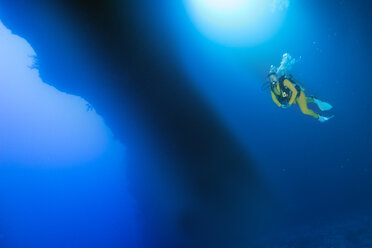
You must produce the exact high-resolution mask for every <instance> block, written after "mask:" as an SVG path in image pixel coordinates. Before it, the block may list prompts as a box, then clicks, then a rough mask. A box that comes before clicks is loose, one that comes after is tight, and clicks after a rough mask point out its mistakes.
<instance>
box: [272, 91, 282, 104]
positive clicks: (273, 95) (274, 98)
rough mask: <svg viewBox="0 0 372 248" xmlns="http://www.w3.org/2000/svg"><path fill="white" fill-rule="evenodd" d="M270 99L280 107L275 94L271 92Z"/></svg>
mask: <svg viewBox="0 0 372 248" xmlns="http://www.w3.org/2000/svg"><path fill="white" fill-rule="evenodd" d="M271 98H272V99H273V101H274V102H275V103H276V105H278V107H281V106H282V105H281V104H280V102H279V101H278V99H277V98H276V96H275V94H274V92H273V91H271Z"/></svg>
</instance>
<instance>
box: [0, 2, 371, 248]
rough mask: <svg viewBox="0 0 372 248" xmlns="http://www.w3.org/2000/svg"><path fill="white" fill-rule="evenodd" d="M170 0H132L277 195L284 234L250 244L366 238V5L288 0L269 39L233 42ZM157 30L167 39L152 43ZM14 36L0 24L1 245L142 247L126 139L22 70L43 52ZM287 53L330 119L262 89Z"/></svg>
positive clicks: (359, 241)
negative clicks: (281, 104) (284, 104)
mask: <svg viewBox="0 0 372 248" xmlns="http://www.w3.org/2000/svg"><path fill="white" fill-rule="evenodd" d="M165 2H166V4H165V3H164V4H162V5H156V6H155V5H154V3H149V2H146V1H142V2H139V4H138V9H137V10H136V13H137V14H138V13H139V14H138V16H139V20H138V26H139V27H141V28H140V30H142V31H143V32H144V35H145V36H146V37H148V40H149V43H154V46H156V47H157V48H158V49H159V53H160V54H161V51H163V50H170V51H172V54H173V56H174V57H175V58H176V60H177V61H178V63H179V65H178V66H179V67H180V68H182V71H183V73H184V75H185V77H187V78H188V79H189V82H190V83H191V84H192V87H194V88H195V89H196V90H197V91H198V92H199V93H200V94H201V95H202V96H203V97H204V99H205V101H206V102H208V104H210V106H211V107H212V109H213V110H214V111H215V113H216V114H217V116H218V117H219V118H220V120H221V121H222V123H223V124H224V125H225V126H226V128H227V129H228V130H229V132H231V134H232V135H233V136H235V137H236V139H237V140H238V142H240V144H241V146H242V147H244V149H245V150H246V152H247V154H248V155H249V157H250V158H251V159H252V160H253V161H254V166H255V170H257V171H258V176H260V177H261V180H262V181H263V182H264V183H265V184H266V187H267V188H268V189H269V190H270V192H271V193H272V195H273V196H274V198H275V200H273V203H272V204H273V205H275V206H277V207H276V208H277V211H276V213H275V217H272V218H273V221H272V222H273V225H276V226H279V227H280V228H279V229H280V232H278V231H277V230H278V228H274V229H273V230H271V229H270V228H267V229H264V231H262V232H261V234H262V235H261V236H260V237H259V238H258V240H257V242H256V244H255V245H256V247H273V248H275V247H278V248H284V247H288V248H289V247H301V248H306V247H372V158H371V151H372V149H371V148H372V131H371V125H372V118H371V113H372V112H371V108H372V101H371V99H370V96H369V95H370V93H371V92H372V77H371V75H370V72H371V66H372V63H371V58H372V49H371V44H372V36H371V32H370V31H371V30H372V19H371V17H370V11H371V10H372V8H371V4H370V3H367V2H363V1H346V0H339V1H334V0H329V1H320V0H319V1H300V0H298V1H293V0H292V1H290V5H289V6H288V9H286V13H285V14H283V13H282V14H283V16H281V17H280V18H279V19H280V25H278V27H276V28H275V30H273V31H272V33H271V35H270V36H268V38H266V39H265V40H264V41H261V40H260V41H259V42H254V44H249V45H244V42H243V44H239V45H237V44H235V43H234V42H232V43H229V42H227V43H226V42H221V40H219V38H217V39H214V38H215V36H213V35H212V36H209V35H208V34H206V33H204V32H203V30H201V29H199V27H198V26H197V24H196V23H195V22H194V21H193V20H192V19H191V17H190V16H189V14H190V13H189V12H188V11H187V9H186V8H185V6H184V4H182V2H180V3H175V2H170V1H169V2H167V1H165ZM0 8H1V2H0ZM149 13H151V15H150V14H149ZM0 14H1V13H0ZM13 15H16V14H14V13H13ZM279 19H278V20H279ZM0 20H2V21H3V22H4V23H6V19H2V16H1V15H0ZM266 21H267V20H266ZM209 24H210V25H213V23H209ZM267 25H269V24H267ZM265 27H266V26H263V28H265ZM4 29H6V28H5V27H4V28H3V30H4ZM217 30H218V29H217ZM154 32H160V33H162V32H163V33H164V34H167V35H165V36H164V37H166V38H167V42H163V41H162V40H152V37H153V34H154ZM221 32H222V31H221ZM242 32H243V31H242ZM17 35H19V36H21V37H22V34H17ZM73 35H77V36H78V35H79V34H75V33H74V34H73ZM218 35H221V37H222V36H224V35H229V34H218ZM8 37H12V36H11V35H10V33H1V36H0V45H1V46H3V47H7V49H3V50H2V51H3V54H2V55H0V56H2V58H1V61H0V62H1V63H0V66H1V67H2V68H0V73H1V76H2V78H1V79H0V80H1V81H2V82H1V83H0V87H1V88H0V91H1V92H3V96H1V93H0V96H1V98H2V99H0V104H1V105H0V113H1V115H2V117H1V123H0V149H2V150H0V156H1V157H0V163H1V164H0V247H4V248H13V247H22V248H28V247H37V248H44V247H92V248H93V247H127V246H128V247H130V246H135V245H133V244H139V243H141V236H142V235H141V231H140V230H141V228H140V227H139V226H140V224H138V223H136V221H137V219H136V218H137V217H138V216H140V213H138V212H137V211H138V210H137V209H136V205H135V201H136V200H135V197H134V196H133V195H131V194H130V193H128V189H127V184H128V182H127V181H130V178H129V179H128V178H126V177H125V173H122V172H123V171H125V169H126V168H123V165H122V164H123V161H125V153H126V152H125V151H126V144H125V141H122V140H121V141H120V142H121V143H120V142H119V141H118V140H116V139H115V135H114V134H112V133H111V131H110V126H106V125H105V123H104V118H105V113H99V114H97V113H95V111H94V110H90V109H86V104H87V102H86V101H85V100H83V99H81V98H79V97H75V96H71V95H68V96H67V94H69V92H67V93H61V92H59V91H58V90H56V89H54V88H53V89H52V88H48V87H47V86H46V85H51V86H53V82H47V84H46V83H45V82H42V78H39V77H38V75H36V74H37V73H36V72H35V73H36V74H35V73H34V72H31V73H30V71H29V70H32V69H30V66H31V65H32V63H34V62H31V64H30V61H28V59H29V55H37V53H38V51H37V50H36V51H34V52H35V54H32V53H33V52H32V50H30V49H31V48H30V47H28V46H27V42H26V41H27V38H26V41H23V43H22V42H21V41H20V40H19V39H16V38H14V37H13V38H14V39H15V40H11V38H8ZM219 37H220V36H219ZM237 39H238V38H237ZM16 40H17V41H16ZM39 45H40V44H39ZM30 46H32V44H30ZM8 47H12V48H8ZM12 49H13V50H12ZM22 49H24V50H22ZM69 51H70V50H69ZM30 53H31V54H30ZM284 53H290V54H291V55H292V56H293V57H294V58H301V59H299V61H298V62H297V63H296V64H295V65H294V66H293V69H292V71H291V73H292V74H293V75H294V76H295V77H296V78H297V79H298V80H300V81H301V83H302V84H303V86H304V87H305V88H306V92H305V93H306V94H310V95H315V96H317V97H319V98H320V99H322V100H324V101H327V102H329V103H331V104H332V105H333V106H334V109H332V110H331V111H330V112H329V113H324V115H328V114H329V115H331V114H334V115H335V118H333V119H331V120H330V121H328V122H326V123H320V122H318V121H317V120H315V119H313V118H312V117H309V116H305V115H303V114H302V113H301V111H300V110H299V108H298V106H292V107H291V108H288V109H280V108H278V107H277V106H276V105H275V104H274V103H273V101H272V100H271V97H270V93H269V92H268V91H263V90H262V89H261V86H262V84H263V83H264V82H265V80H266V75H267V73H268V71H269V68H270V65H279V63H280V61H281V57H282V55H283V54H284ZM15 56H18V57H16V59H14V58H15ZM23 61H24V62H23ZM41 63H42V62H41ZM12 66H13V67H12ZM12 68H13V69H12ZM1 70H3V72H1ZM5 70H6V72H7V73H4V71H5ZM12 70H14V71H13V73H12ZM21 70H23V71H22V72H21ZM34 70H35V69H34ZM39 70H41V71H42V70H43V68H42V66H41V67H40V68H39ZM22 73H24V74H22ZM20 74H22V75H24V76H22V75H21V76H20ZM34 77H35V78H34ZM28 80H29V82H30V83H29V84H28V83H27V87H25V86H22V85H21V83H23V84H26V83H25V82H28ZM10 82H11V84H10ZM17 83H19V84H20V86H17V85H16V84H17ZM31 83H32V85H35V87H31ZM15 85H16V86H15ZM22 89H23V90H22ZM75 93H76V92H74V94H75ZM40 99H42V100H40ZM56 99H57V100H56ZM38 101H40V102H38ZM30 103H32V104H34V105H30ZM68 103H69V104H68ZM309 107H310V108H311V109H314V110H315V111H316V112H319V111H320V110H319V109H317V107H316V106H315V105H314V104H310V105H309ZM30 109H31V110H30ZM76 109H78V110H76ZM29 111H32V113H33V114H28V113H30V112H29ZM35 113H37V114H35ZM26 122H27V123H31V125H33V126H32V127H33V128H30V126H27V127H25V126H24V125H23V123H26ZM51 123H52V124H51ZM87 126H89V127H90V129H89V130H87V129H86V127H87ZM45 128H47V129H48V130H47V131H45ZM49 128H50V130H49ZM35 130H36V131H35ZM56 132H57V133H60V135H55V133H56ZM66 137H67V138H66ZM72 144H76V146H74V147H73V148H71V146H73V145H72ZM62 158H63V159H62ZM61 161H62V162H61ZM61 164H63V165H61ZM124 164H126V163H125V162H124ZM87 175H88V176H87ZM144 184H145V182H144ZM138 218H140V217H138ZM270 218H271V217H270ZM58 223H63V224H58ZM72 226H73V228H71V227H72ZM48 231H50V233H48ZM56 243H58V246H56V245H55V244H56ZM128 244H130V245H128Z"/></svg>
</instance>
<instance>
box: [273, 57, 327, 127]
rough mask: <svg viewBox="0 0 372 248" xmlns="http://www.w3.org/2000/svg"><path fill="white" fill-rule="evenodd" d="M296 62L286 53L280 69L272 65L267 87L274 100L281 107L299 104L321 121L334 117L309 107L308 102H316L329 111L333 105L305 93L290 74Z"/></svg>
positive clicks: (303, 110)
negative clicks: (323, 114) (326, 115)
mask: <svg viewBox="0 0 372 248" xmlns="http://www.w3.org/2000/svg"><path fill="white" fill-rule="evenodd" d="M295 62H296V60H295V59H292V58H291V56H290V55H289V54H287V53H286V54H284V55H283V59H282V62H281V64H280V67H279V68H278V69H276V68H275V67H274V66H271V69H270V72H269V74H268V80H269V86H268V87H267V88H270V92H271V97H272V99H273V101H274V102H275V103H276V105H278V107H281V108H288V107H290V106H291V105H292V104H298V106H299V107H300V109H301V112H302V113H303V114H305V115H310V116H312V117H314V118H316V119H317V120H319V121H320V122H325V121H328V120H329V119H331V118H333V117H334V116H330V117H325V116H321V115H319V114H317V113H315V112H314V111H313V110H311V109H309V108H308V106H307V104H308V103H315V104H317V105H318V107H319V109H320V110H322V111H328V110H330V109H332V105H330V104H329V103H326V102H323V101H321V100H319V99H317V98H316V97H314V96H310V97H307V96H306V95H305V93H304V89H303V87H301V86H300V85H299V84H298V83H296V80H294V79H293V77H292V76H291V75H290V74H288V71H289V70H290V69H291V66H292V65H293V64H294V63H295Z"/></svg>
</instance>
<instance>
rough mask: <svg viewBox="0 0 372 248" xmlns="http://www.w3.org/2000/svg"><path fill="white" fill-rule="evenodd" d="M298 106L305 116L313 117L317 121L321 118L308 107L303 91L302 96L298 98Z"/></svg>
mask: <svg viewBox="0 0 372 248" xmlns="http://www.w3.org/2000/svg"><path fill="white" fill-rule="evenodd" d="M297 104H298V106H299V107H300V109H301V111H302V113H303V114H305V115H311V116H312V117H314V118H316V119H318V118H319V115H318V114H317V113H315V112H314V111H312V110H311V109H309V108H308V107H307V99H306V96H305V93H304V92H303V91H301V93H300V96H299V97H298V98H297Z"/></svg>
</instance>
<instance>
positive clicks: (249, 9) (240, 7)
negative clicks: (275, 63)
mask: <svg viewBox="0 0 372 248" xmlns="http://www.w3.org/2000/svg"><path fill="white" fill-rule="evenodd" d="M184 2H185V6H186V8H187V10H188V12H189V14H190V17H191V19H192V20H193V22H194V23H195V25H196V26H197V27H198V28H199V29H200V31H201V32H202V33H203V34H205V35H206V36H207V37H209V38H211V39H213V40H215V41H217V42H220V43H223V44H225V45H232V46H252V45H257V44H259V43H261V42H264V41H265V40H267V39H269V38H271V37H272V36H273V35H274V34H275V33H276V31H277V30H278V29H279V27H280V25H281V22H282V20H283V17H284V14H285V12H286V9H287V8H284V9H282V10H281V11H276V12H273V11H272V9H273V4H275V2H277V1H275V0H185V1H184Z"/></svg>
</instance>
